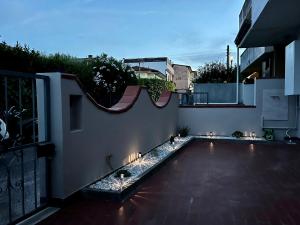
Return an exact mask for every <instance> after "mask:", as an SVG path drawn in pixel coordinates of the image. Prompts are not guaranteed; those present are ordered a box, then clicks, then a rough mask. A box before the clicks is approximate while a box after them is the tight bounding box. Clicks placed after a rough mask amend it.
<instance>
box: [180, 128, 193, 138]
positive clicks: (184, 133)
mask: <svg viewBox="0 0 300 225" xmlns="http://www.w3.org/2000/svg"><path fill="white" fill-rule="evenodd" d="M189 132H190V128H189V127H181V128H179V129H178V134H180V137H186V136H188V135H189Z"/></svg>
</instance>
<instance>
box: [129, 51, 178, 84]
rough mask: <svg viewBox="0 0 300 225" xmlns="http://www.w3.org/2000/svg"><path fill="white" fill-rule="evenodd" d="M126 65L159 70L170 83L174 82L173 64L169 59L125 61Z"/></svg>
mask: <svg viewBox="0 0 300 225" xmlns="http://www.w3.org/2000/svg"><path fill="white" fill-rule="evenodd" d="M124 63H126V64H128V65H129V66H131V67H138V68H144V69H145V68H147V69H153V70H157V71H159V72H160V73H161V74H163V75H164V79H165V80H168V81H173V79H174V69H173V67H172V62H171V60H170V59H168V58H167V57H156V58H134V59H124Z"/></svg>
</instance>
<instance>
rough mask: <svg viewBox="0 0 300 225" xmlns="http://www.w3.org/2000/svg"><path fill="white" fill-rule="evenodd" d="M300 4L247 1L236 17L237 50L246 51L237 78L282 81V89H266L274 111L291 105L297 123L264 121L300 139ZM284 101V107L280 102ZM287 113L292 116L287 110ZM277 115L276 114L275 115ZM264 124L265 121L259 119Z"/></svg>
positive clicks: (293, 1)
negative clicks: (285, 102)
mask: <svg viewBox="0 0 300 225" xmlns="http://www.w3.org/2000/svg"><path fill="white" fill-rule="evenodd" d="M299 15H300V1H295V0H286V1H282V0H246V1H245V3H244V5H243V7H242V10H241V13H240V15H239V21H240V24H239V27H240V29H239V32H238V34H237V37H236V39H235V43H236V45H237V47H238V48H237V49H238V51H237V52H238V59H239V49H241V48H244V49H246V50H245V51H244V52H243V53H242V55H241V58H240V59H241V65H240V72H241V74H240V75H244V76H245V75H246V76H247V75H248V74H251V73H256V74H258V76H257V77H258V78H259V79H261V78H273V79H274V78H277V79H281V80H283V81H284V87H283V88H282V89H280V90H279V89H278V90H277V89H276V88H272V87H269V88H268V89H267V90H264V93H263V94H264V95H267V94H268V92H270V93H271V92H274V93H275V91H276V90H277V92H279V91H281V92H282V93H283V94H282V96H281V95H279V94H272V95H271V97H272V99H273V100H274V99H277V103H276V104H277V106H276V107H277V108H278V109H284V108H287V107H290V106H291V105H293V106H294V108H295V109H296V112H295V114H296V118H297V120H296V122H295V123H294V124H292V125H289V126H278V125H276V122H277V123H278V121H275V120H274V119H272V120H269V121H266V122H268V123H269V124H272V125H269V126H268V127H270V128H274V129H283V130H284V129H286V130H294V131H296V132H297V133H296V135H297V136H298V137H299V136H300V129H299V127H300V119H299V113H300V110H299V109H300V108H299V104H300V100H299V95H300V16H299ZM283 98H287V99H288V102H287V104H286V105H283V104H281V103H280V101H281V99H283ZM288 113H292V111H289V112H288ZM278 115H279V114H278ZM262 121H263V122H264V118H262Z"/></svg>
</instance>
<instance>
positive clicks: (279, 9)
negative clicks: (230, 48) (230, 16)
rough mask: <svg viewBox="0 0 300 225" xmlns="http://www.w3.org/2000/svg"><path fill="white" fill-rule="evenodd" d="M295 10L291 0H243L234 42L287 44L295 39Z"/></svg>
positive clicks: (298, 9) (297, 7) (297, 10)
mask: <svg viewBox="0 0 300 225" xmlns="http://www.w3.org/2000/svg"><path fill="white" fill-rule="evenodd" d="M299 13H300V2H299V1H295V0H287V1H284V3H283V1H280V0H272V1H270V0H251V1H247V0H246V1H245V4H244V6H243V8H242V11H241V13H240V19H239V20H240V30H239V33H238V35H237V38H236V41H235V42H236V44H237V45H238V46H239V47H241V48H252V47H262V46H273V45H287V44H288V43H290V42H291V41H293V40H295V39H297V36H298V33H299V32H298V28H299V26H300V22H299ZM249 22H250V23H249Z"/></svg>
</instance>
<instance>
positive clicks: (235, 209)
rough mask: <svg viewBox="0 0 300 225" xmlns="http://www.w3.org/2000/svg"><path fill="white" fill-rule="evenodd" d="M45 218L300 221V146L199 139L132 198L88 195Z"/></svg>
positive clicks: (227, 223)
mask: <svg viewBox="0 0 300 225" xmlns="http://www.w3.org/2000/svg"><path fill="white" fill-rule="evenodd" d="M41 224H44V225H47V224H63V225H67V224H72V225H74V224H85V225H87V224H103V225H115V224H116V225H125V224H126V225H127V224H132V225H154V224H155V225H156V224H157V225H172V224H174V225H175V224H178V225H189V224H190V225H197V224H199V225H200V224H203V225H214V224H216V225H256V224H267V225H273V224H275V225H277V224H278V225H283V224H286V225H299V224H300V148H299V145H298V146H288V145H280V144H279V145H271V144H255V145H249V144H239V143H234V142H224V141H218V142H215V143H214V144H210V142H201V141H195V142H194V143H192V144H191V145H189V146H188V147H186V148H185V149H184V150H183V151H182V152H181V153H179V154H178V155H177V156H175V157H174V158H173V159H171V160H170V161H168V162H167V164H166V165H164V166H163V167H162V168H160V169H159V170H158V171H156V173H155V174H154V175H152V176H151V177H148V178H147V179H146V180H145V181H144V182H143V183H142V184H141V185H140V186H139V187H138V189H137V192H136V194H134V195H133V196H132V197H131V198H129V199H128V200H127V201H125V202H124V203H116V202H112V201H108V200H103V199H99V198H98V199H97V198H80V199H77V200H75V201H74V203H72V204H71V205H70V206H67V207H65V208H64V209H62V210H60V211H59V212H58V213H57V214H55V215H53V216H51V217H50V218H48V219H47V220H45V221H44V222H43V223H41Z"/></svg>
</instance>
